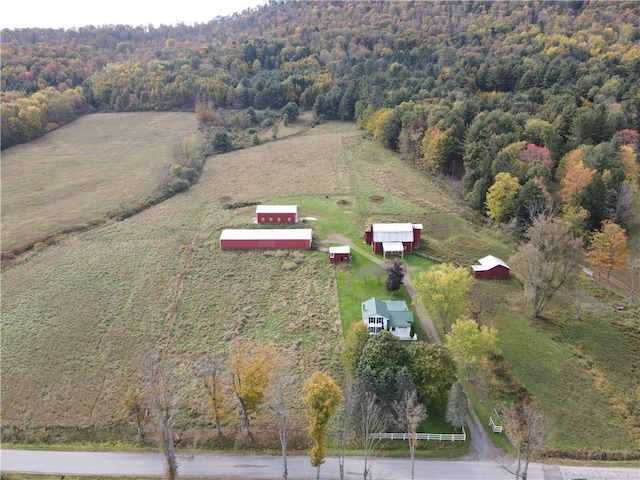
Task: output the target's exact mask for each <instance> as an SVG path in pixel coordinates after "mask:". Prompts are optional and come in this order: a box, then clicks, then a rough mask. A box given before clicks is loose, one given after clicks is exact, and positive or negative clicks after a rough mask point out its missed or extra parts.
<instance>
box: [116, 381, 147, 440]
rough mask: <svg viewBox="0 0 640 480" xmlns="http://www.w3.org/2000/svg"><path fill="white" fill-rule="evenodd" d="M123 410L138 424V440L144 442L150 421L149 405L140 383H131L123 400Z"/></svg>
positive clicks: (121, 403) (121, 405)
mask: <svg viewBox="0 0 640 480" xmlns="http://www.w3.org/2000/svg"><path fill="white" fill-rule="evenodd" d="M120 407H121V408H122V412H123V413H124V414H125V415H126V416H127V418H128V419H130V420H131V421H132V422H133V423H134V424H135V426H136V442H137V443H140V444H143V443H144V428H145V426H146V424H147V422H148V421H149V407H148V405H147V398H146V396H145V393H144V391H143V390H142V389H141V388H140V387H139V386H138V385H135V384H134V385H131V386H130V387H129V389H128V390H127V393H126V394H125V396H124V398H123V399H122V402H120Z"/></svg>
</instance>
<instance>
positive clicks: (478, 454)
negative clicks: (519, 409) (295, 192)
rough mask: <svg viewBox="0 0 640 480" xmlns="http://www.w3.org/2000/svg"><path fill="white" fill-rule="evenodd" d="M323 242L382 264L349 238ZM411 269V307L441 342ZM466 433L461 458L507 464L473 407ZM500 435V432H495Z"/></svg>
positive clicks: (406, 282) (332, 237)
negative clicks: (468, 439) (467, 444)
mask: <svg viewBox="0 0 640 480" xmlns="http://www.w3.org/2000/svg"><path fill="white" fill-rule="evenodd" d="M325 242H327V243H342V244H345V245H349V246H350V247H351V248H352V249H353V250H355V251H356V252H358V253H359V254H361V255H363V256H365V257H367V258H368V259H369V260H371V261H372V262H375V263H377V264H378V265H381V266H384V265H385V263H386V262H385V261H384V260H383V259H381V258H380V257H377V256H375V255H373V254H372V253H371V252H370V250H369V249H368V248H367V247H366V246H364V244H359V245H356V244H354V243H353V242H352V241H351V240H349V239H348V238H346V237H343V236H342V235H337V234H334V235H329V236H328V237H327V238H326V239H325ZM412 271H413V267H408V271H407V275H405V278H404V285H405V287H406V288H407V292H408V293H409V295H410V296H411V298H412V300H413V302H412V305H413V308H414V309H415V312H416V314H417V317H418V319H419V320H420V323H422V325H423V327H424V329H425V331H426V332H427V336H428V337H429V341H431V343H441V340H440V335H438V331H437V330H436V328H435V326H434V325H433V321H432V320H431V317H430V316H429V314H428V313H427V311H426V310H425V308H424V306H423V305H422V303H421V302H419V301H418V299H417V298H416V291H415V288H414V287H413V285H412V284H411V277H410V275H408V274H409V273H411V272H412ZM467 434H468V435H470V437H471V445H470V447H469V451H468V452H467V453H466V454H465V455H464V456H463V457H462V460H476V461H479V460H493V461H496V462H503V463H505V464H507V465H508V464H509V458H510V457H509V456H508V455H507V454H505V453H504V452H503V451H502V450H501V449H499V448H498V447H496V446H495V445H494V444H493V442H492V441H491V438H490V437H489V435H488V434H487V432H486V431H485V429H484V428H483V427H482V424H481V423H480V419H479V418H478V416H477V415H476V412H475V411H474V410H473V409H470V412H469V415H468V417H467ZM496 435H502V434H496Z"/></svg>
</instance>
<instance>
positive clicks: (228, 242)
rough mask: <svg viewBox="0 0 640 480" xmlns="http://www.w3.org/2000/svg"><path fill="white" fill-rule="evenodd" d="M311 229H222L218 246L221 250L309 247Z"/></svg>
mask: <svg viewBox="0 0 640 480" xmlns="http://www.w3.org/2000/svg"><path fill="white" fill-rule="evenodd" d="M311 240H312V230H311V229H310V228H293V229H246V230H242V229H241V230H235V229H227V230H223V231H222V234H221V235H220V248H221V249H223V250H248V249H268V248H283V249H288V248H307V249H308V248H311Z"/></svg>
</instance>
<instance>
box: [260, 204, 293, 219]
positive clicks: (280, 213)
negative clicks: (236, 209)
mask: <svg viewBox="0 0 640 480" xmlns="http://www.w3.org/2000/svg"><path fill="white" fill-rule="evenodd" d="M256 220H257V222H258V223H297V222H298V206H297V205H258V206H257V207H256Z"/></svg>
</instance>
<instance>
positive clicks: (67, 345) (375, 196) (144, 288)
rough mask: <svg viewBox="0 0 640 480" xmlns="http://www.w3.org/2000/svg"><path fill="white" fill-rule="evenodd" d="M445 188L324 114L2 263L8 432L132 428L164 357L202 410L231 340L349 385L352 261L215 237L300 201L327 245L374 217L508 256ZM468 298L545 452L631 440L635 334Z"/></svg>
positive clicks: (510, 296) (505, 294) (513, 300)
mask: <svg viewBox="0 0 640 480" xmlns="http://www.w3.org/2000/svg"><path fill="white" fill-rule="evenodd" d="M127 115H128V114H127ZM140 115H145V114H140ZM176 115H181V114H176ZM143 118H144V117H143ZM74 125H76V124H72V125H71V127H73V126H74ZM102 128H103V129H106V128H107V127H106V126H104V127H102ZM103 134H104V135H105V138H111V137H112V136H111V135H108V134H107V133H104V132H103ZM105 141H106V140H105ZM96 148H98V147H96ZM100 148H103V147H100ZM43 156H46V155H44V154H43ZM3 162H4V159H3ZM140 193H141V192H140ZM116 197H117V196H116ZM451 198H452V197H450V195H449V193H448V192H447V190H446V188H445V187H443V186H441V185H440V184H438V183H435V182H431V181H430V180H427V179H425V178H424V177H422V176H421V175H419V174H416V172H415V171H414V170H413V169H412V168H411V167H410V166H408V165H407V164H406V163H404V162H402V161H401V160H400V159H399V158H398V157H397V156H395V155H393V154H391V153H390V152H388V151H386V150H384V149H383V148H382V147H380V146H379V145H376V144H375V143H374V142H372V141H371V140H370V139H369V138H367V137H366V136H365V135H363V133H362V131H360V130H359V129H358V128H357V127H356V126H355V125H354V124H343V123H327V124H323V125H319V126H316V127H315V128H313V129H309V130H308V131H306V132H305V133H304V134H301V135H297V136H290V137H287V138H281V139H278V140H276V141H272V142H268V143H265V144H263V145H260V146H256V147H252V148H249V149H245V150H240V151H235V152H230V153H228V154H224V155H218V156H215V157H211V158H209V159H208V160H207V163H206V165H205V169H204V172H203V175H202V177H201V179H200V180H199V182H198V183H197V185H195V186H194V187H192V188H191V189H190V190H189V191H187V192H185V193H183V194H180V195H178V196H176V197H173V198H171V199H169V200H167V201H165V202H163V203H161V204H159V205H156V206H154V207H152V208H150V209H148V210H146V211H144V212H142V213H140V214H137V215H135V216H134V217H131V218H129V219H127V220H125V221H122V222H119V223H115V224H111V225H107V226H104V227H102V228H100V229H97V230H94V231H89V232H86V233H83V234H79V235H76V236H74V237H70V238H68V239H66V240H64V241H62V242H61V243H59V244H57V245H54V246H51V247H48V248H45V249H43V250H41V251H38V252H36V253H35V255H33V256H32V257H31V258H30V259H29V261H28V262H23V263H18V264H17V265H15V266H13V267H12V268H10V269H9V270H7V271H5V272H3V281H2V316H3V329H2V340H1V341H2V344H1V348H2V385H1V389H2V390H1V392H2V423H3V425H4V426H6V425H18V426H21V427H26V428H37V427H42V426H47V425H48V426H67V427H76V426H79V427H81V428H89V427H96V428H97V429H98V430H100V429H102V430H104V429H106V427H107V426H108V425H112V424H114V423H119V422H120V423H121V422H122V420H123V417H122V415H121V413H120V409H119V406H118V403H119V402H120V401H121V400H122V398H123V396H124V394H125V391H126V390H127V388H128V387H129V385H131V384H132V383H135V382H136V381H137V378H136V374H137V371H138V369H139V365H140V362H141V361H142V359H143V358H144V357H145V356H146V355H149V354H150V353H151V352H154V351H158V350H161V351H163V352H165V353H166V354H168V355H170V356H171V357H173V358H175V359H176V360H177V362H178V364H179V368H178V369H177V372H178V373H179V380H180V381H181V393H182V396H183V405H184V407H185V411H191V412H195V413H193V415H196V416H197V415H204V411H205V407H204V405H205V398H204V395H203V391H202V387H201V379H200V378H199V377H198V374H199V367H198V362H199V360H200V359H201V358H202V357H203V356H204V355H206V354H207V353H208V352H210V351H220V352H222V351H224V350H225V349H226V348H227V346H228V345H229V343H230V342H231V341H232V340H233V339H234V338H236V337H238V336H247V337H250V338H255V339H262V340H272V341H275V342H277V343H279V344H280V345H282V347H283V348H285V349H286V350H288V351H289V352H291V353H292V355H294V356H295V358H297V360H298V363H297V367H298V369H299V371H300V373H301V374H302V375H307V374H309V373H311V372H312V371H314V370H315V369H322V370H325V371H327V372H330V373H332V374H334V375H336V376H337V377H339V376H340V372H341V361H340V354H341V349H342V339H343V323H341V321H342V322H345V323H350V322H351V321H354V317H355V314H351V313H350V314H348V316H349V318H341V310H342V316H343V317H344V316H345V312H346V311H350V312H352V311H353V308H355V307H358V305H359V302H360V301H361V300H360V299H359V298H355V297H359V296H360V295H361V294H360V293H359V292H360V290H361V289H363V288H366V287H365V286H364V285H363V283H364V282H363V279H361V278H359V277H357V276H353V277H352V278H349V274H348V273H347V272H344V271H342V273H341V274H340V275H341V276H339V281H337V280H336V275H335V271H334V268H333V267H332V266H330V264H329V262H328V259H327V254H326V253H322V252H319V251H317V250H312V251H305V252H289V253H286V252H282V253H279V252H262V251H221V250H220V248H219V242H218V239H219V236H220V233H221V231H222V229H224V228H227V227H234V228H238V227H242V226H244V225H248V224H250V222H251V220H252V218H253V216H254V211H255V208H254V207H245V208H240V209H235V210H227V209H225V208H223V207H224V204H225V203H228V202H260V203H280V204H296V205H298V206H299V209H300V215H301V216H304V217H314V218H316V220H309V221H308V225H309V226H311V227H313V228H314V234H315V237H316V241H322V240H323V239H326V238H328V237H329V236H330V235H332V234H340V235H343V236H346V237H348V238H349V239H350V240H352V241H353V242H358V241H361V235H362V231H363V229H365V228H366V227H367V226H368V225H369V224H370V223H371V222H374V221H390V222H394V221H403V222H414V223H423V224H424V226H425V231H424V239H425V242H424V243H425V244H426V245H427V249H428V250H429V249H430V248H433V250H434V251H435V252H437V253H440V254H442V255H443V256H451V257H454V256H458V258H460V259H462V260H463V261H464V262H467V261H469V262H473V261H475V260H476V259H477V258H479V257H480V254H481V253H482V254H483V255H484V254H488V253H493V254H496V252H497V254H498V255H504V256H507V255H508V254H509V252H510V251H512V249H513V245H511V244H509V243H507V242H506V239H505V238H504V237H502V236H501V235H499V234H498V233H496V232H494V231H492V230H491V229H487V228H478V227H475V226H474V225H472V224H471V223H470V222H468V221H466V220H464V219H463V218H462V217H461V215H462V214H463V213H464V209H463V207H462V206H461V205H460V204H459V203H458V202H456V201H455V200H453V199H451ZM456 249H459V252H457V251H456ZM494 249H495V250H494ZM487 250H490V251H487ZM356 261H359V262H362V261H363V259H362V258H360V257H356ZM408 263H410V262H408ZM425 265H426V264H425ZM412 266H414V265H413V263H412ZM415 266H416V268H419V267H420V265H419V264H418V263H416V265H415ZM354 275H355V274H354ZM382 283H384V279H383V280H382ZM367 285H370V286H371V287H372V290H371V291H368V290H366V293H367V298H368V297H369V296H371V294H372V293H371V292H374V293H377V292H379V291H380V288H381V286H380V285H378V284H377V280H375V279H373V278H371V277H369V278H368V279H367ZM350 289H353V292H352V291H351V290H350ZM494 289H495V290H494ZM364 293H365V292H364V291H363V292H362V295H364ZM405 293H406V292H400V294H399V295H401V296H402V295H404V294H405ZM473 296H474V300H473V304H474V308H475V309H476V310H477V313H478V315H479V318H480V320H481V321H482V322H484V323H488V324H491V325H494V326H496V327H497V328H499V330H500V332H499V336H500V346H501V348H502V350H503V352H504V355H505V357H506V358H507V360H508V361H509V363H510V364H511V367H512V371H513V373H514V375H515V376H516V378H517V379H518V380H520V381H521V382H522V383H523V384H524V385H525V386H526V387H527V388H528V389H529V391H530V392H531V393H533V395H534V396H535V397H536V399H538V400H539V401H540V404H541V405H542V406H543V407H544V408H545V410H547V411H549V412H550V413H551V414H552V415H554V416H555V417H557V418H559V420H560V421H559V422H558V424H557V427H556V433H558V434H559V435H556V436H555V437H554V438H553V439H552V444H551V447H552V448H567V447H569V448H576V449H580V448H581V446H582V445H584V448H588V449H610V450H621V449H622V450H624V449H625V445H626V448H627V449H630V448H632V447H631V445H632V439H631V438H630V435H629V434H628V431H627V429H626V428H625V426H624V424H623V423H622V421H620V420H619V419H618V417H617V416H616V415H615V414H614V413H612V412H611V410H610V409H609V408H610V407H611V398H612V397H613V396H615V395H617V394H620V395H622V393H626V392H627V391H628V385H629V383H631V381H629V382H626V383H621V382H622V380H620V377H623V375H614V374H613V372H614V371H616V368H618V369H619V368H621V367H620V366H621V365H628V364H629V363H630V362H631V359H630V356H631V352H632V351H633V348H632V347H633V345H632V344H631V342H632V341H633V340H632V339H628V340H627V343H624V342H623V340H620V335H619V334H618V330H616V329H615V328H614V327H613V326H612V325H611V322H609V323H607V324H604V325H603V326H601V327H599V328H597V329H596V330H591V329H590V328H586V327H585V328H582V327H580V325H581V324H577V325H578V326H575V328H574V329H572V330H571V332H572V337H571V338H575V340H567V341H564V342H561V341H558V337H559V336H560V335H561V334H562V332H560V333H558V331H556V330H555V329H551V328H546V327H541V326H540V325H536V324H534V323H533V322H531V321H529V320H528V317H527V315H526V313H525V311H526V309H525V308H523V306H522V305H521V303H519V298H520V287H519V285H518V284H517V282H515V281H513V282H508V283H488V284H480V285H477V286H476V287H474V290H473ZM339 297H340V298H339ZM365 299H366V298H365ZM363 300H364V299H363ZM589 315H590V316H588V317H587V316H585V318H586V319H587V320H586V321H588V322H590V323H589V325H592V323H591V322H598V321H600V320H601V317H599V316H598V312H597V311H595V312H591V313H590V314H589ZM567 324H568V323H567ZM593 324H595V323H593ZM572 325H574V324H572ZM579 327H580V328H579ZM592 332H595V333H593V334H594V335H605V333H606V338H607V341H606V347H607V348H608V349H615V348H616V345H617V344H616V342H618V341H621V342H623V343H622V344H620V347H619V348H620V352H621V355H622V358H618V357H616V356H613V355H599V354H597V351H598V342H595V341H593V340H589V339H590V338H591V334H592ZM578 339H579V340H578ZM574 343H575V344H578V343H580V345H581V348H582V352H583V354H584V355H585V356H586V357H587V358H589V359H590V360H592V361H593V362H597V364H598V365H599V366H600V371H601V372H603V375H605V376H606V377H607V378H609V377H610V381H611V382H614V385H615V386H616V388H615V389H614V391H613V393H608V392H605V391H603V389H601V388H600V389H599V388H596V383H595V382H594V381H593V380H592V377H590V376H589V375H588V374H587V373H585V370H584V368H581V366H582V363H581V359H580V358H578V357H577V356H576V355H575V354H574V353H572V350H571V345H573V344H574ZM624 378H629V375H627V376H625V377H624ZM181 421H185V420H184V418H183V419H182V420H181ZM594 436H595V437H594ZM594 438H596V440H594Z"/></svg>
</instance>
